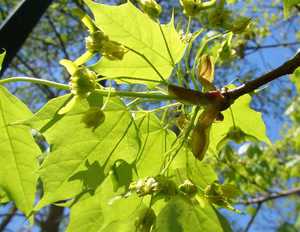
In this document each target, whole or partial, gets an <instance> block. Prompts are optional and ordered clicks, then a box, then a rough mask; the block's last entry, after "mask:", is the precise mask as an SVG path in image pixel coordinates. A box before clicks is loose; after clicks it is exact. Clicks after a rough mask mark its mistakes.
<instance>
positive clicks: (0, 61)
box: [0, 51, 6, 70]
mask: <svg viewBox="0 0 300 232" xmlns="http://www.w3.org/2000/svg"><path fill="white" fill-rule="evenodd" d="M5 53H6V52H5V51H4V52H1V54H0V70H1V69H2V63H3V60H4V57H5Z"/></svg>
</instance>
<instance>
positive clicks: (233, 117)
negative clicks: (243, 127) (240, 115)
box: [229, 106, 236, 128]
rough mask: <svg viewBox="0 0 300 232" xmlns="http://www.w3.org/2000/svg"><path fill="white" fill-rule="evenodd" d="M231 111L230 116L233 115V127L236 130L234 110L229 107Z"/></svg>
mask: <svg viewBox="0 0 300 232" xmlns="http://www.w3.org/2000/svg"><path fill="white" fill-rule="evenodd" d="M229 110H230V115H231V119H232V125H233V127H234V128H236V124H235V120H234V115H233V110H232V108H231V106H230V107H229Z"/></svg>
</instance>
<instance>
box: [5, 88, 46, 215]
mask: <svg viewBox="0 0 300 232" xmlns="http://www.w3.org/2000/svg"><path fill="white" fill-rule="evenodd" d="M31 116H32V113H31V112H30V110H29V109H28V108H27V107H26V106H25V105H24V104H23V103H22V102H21V101H20V100H18V99H17V98H16V97H14V96H13V95H11V94H10V93H9V92H8V91H7V90H6V89H5V88H4V87H1V86H0V138H1V141H0V163H1V164H2V165H1V169H0V187H1V189H2V191H4V192H5V194H6V196H7V197H8V198H9V199H10V200H13V201H14V202H15V204H16V206H17V207H18V209H20V210H21V211H22V212H24V213H25V214H28V213H29V212H30V211H31V209H32V207H33V203H34V197H35V189H36V184H37V178H38V176H37V169H38V161H37V157H38V155H39V154H40V152H41V151H40V150H39V148H38V146H37V145H36V144H35V142H34V140H33V138H32V135H31V133H30V129H29V128H28V127H26V126H23V125H11V124H12V123H15V122H16V121H19V120H24V119H26V118H29V117H31Z"/></svg>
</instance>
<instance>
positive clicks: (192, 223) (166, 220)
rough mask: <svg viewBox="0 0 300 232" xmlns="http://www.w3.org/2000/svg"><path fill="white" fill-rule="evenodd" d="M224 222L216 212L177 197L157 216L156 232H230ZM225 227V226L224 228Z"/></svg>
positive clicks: (209, 207)
mask: <svg viewBox="0 0 300 232" xmlns="http://www.w3.org/2000/svg"><path fill="white" fill-rule="evenodd" d="M223 225H225V223H224V218H222V220H221V219H220V218H219V215H218V214H217V213H216V212H215V210H214V209H213V208H212V207H211V206H210V205H206V206H205V207H204V208H202V207H201V206H200V205H199V204H193V203H192V202H190V201H189V200H188V199H185V198H183V197H180V196H177V197H174V198H173V199H172V200H170V201H169V202H168V203H167V205H166V206H165V207H164V208H163V209H162V210H161V212H160V213H159V214H158V216H157V220H156V227H155V229H154V230H153V231H154V232H160V231H161V232H168V231H170V232H174V231H176V232H177V231H178V232H181V231H184V232H194V231H195V228H197V231H205V232H219V231H230V230H228V229H229V228H228V226H226V228H223ZM224 227H225V226H224Z"/></svg>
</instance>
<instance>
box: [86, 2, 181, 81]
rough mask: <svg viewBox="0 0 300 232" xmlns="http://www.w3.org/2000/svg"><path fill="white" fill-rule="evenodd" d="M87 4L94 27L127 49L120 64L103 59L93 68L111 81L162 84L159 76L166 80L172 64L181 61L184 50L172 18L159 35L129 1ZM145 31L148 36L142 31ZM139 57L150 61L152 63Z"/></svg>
mask: <svg viewBox="0 0 300 232" xmlns="http://www.w3.org/2000/svg"><path fill="white" fill-rule="evenodd" d="M86 3H87V4H88V6H89V7H90V8H91V10H92V12H93V14H94V17H95V24H96V26H97V27H99V28H100V29H101V30H102V31H103V32H104V33H105V34H107V35H108V36H109V38H110V39H111V40H113V41H116V42H119V43H121V44H123V45H124V46H125V47H126V48H128V52H127V53H126V54H125V55H124V58H123V59H122V60H121V61H111V60H109V59H106V58H105V57H103V58H101V60H100V61H99V62H98V63H97V64H95V65H94V66H92V69H93V70H94V71H96V72H97V73H98V74H101V75H103V76H107V77H110V78H117V77H124V78H126V77H135V78H137V79H134V78H133V79H130V80H126V82H127V83H144V82H143V81H140V80H138V78H143V79H146V80H150V81H151V80H156V81H161V77H160V76H159V74H158V73H160V74H161V76H162V77H163V78H164V79H167V78H169V76H170V74H171V72H172V69H173V68H174V64H176V63H178V61H180V59H181V58H182V55H183V52H184V48H185V44H184V43H183V42H182V41H181V40H180V38H179V34H178V33H177V32H176V30H175V28H174V21H173V19H172V20H171V21H170V23H169V24H166V25H161V30H162V32H163V34H162V32H161V30H160V25H159V23H157V22H154V21H153V20H152V19H151V18H149V17H148V16H147V15H145V14H143V13H142V12H140V11H139V10H138V9H137V8H136V7H134V6H133V5H132V3H130V2H128V3H126V4H124V5H121V6H118V7H116V6H108V5H103V4H96V3H93V2H92V1H86ZM125 19H126V20H125ZM145 28H147V33H144V32H143V31H144V30H145ZM165 41H166V42H167V44H168V48H169V49H168V48H167V47H166V44H165ZM168 50H169V51H170V52H171V53H169V51H168ZM139 54H142V56H144V57H146V59H147V60H149V61H151V64H150V63H149V62H148V61H146V59H144V58H143V57H142V56H141V55H139ZM153 67H155V69H154V68H153Z"/></svg>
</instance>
